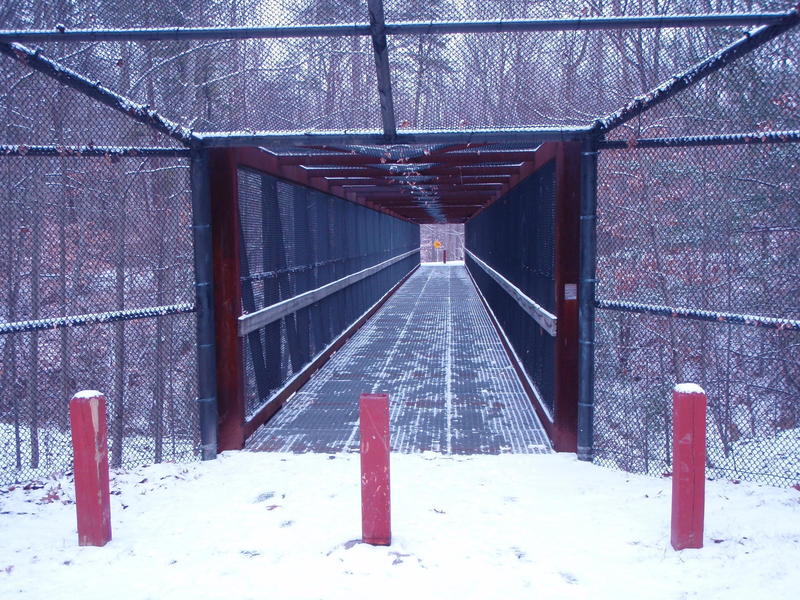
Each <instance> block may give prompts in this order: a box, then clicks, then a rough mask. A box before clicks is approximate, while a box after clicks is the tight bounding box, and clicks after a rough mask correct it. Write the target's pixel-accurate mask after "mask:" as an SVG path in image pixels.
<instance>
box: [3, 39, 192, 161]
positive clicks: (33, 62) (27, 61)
mask: <svg viewBox="0 0 800 600" xmlns="http://www.w3.org/2000/svg"><path fill="white" fill-rule="evenodd" d="M0 53H2V54H5V55H6V56H9V57H11V58H13V59H14V60H16V61H17V62H19V63H21V64H22V65H24V66H26V67H29V68H31V69H33V70H35V71H39V72H40V73H42V74H44V75H47V76H48V77H50V78H51V79H55V80H56V81H58V82H59V83H61V84H62V85H65V86H67V87H70V88H72V89H74V90H76V91H78V92H80V93H82V94H84V95H85V96H88V97H89V98H92V99H93V100H97V101H98V102H100V103H101V104H105V105H106V106H108V107H110V108H113V109H114V110H116V111H117V112H120V113H122V114H124V115H126V116H128V117H130V118H131V119H133V120H135V121H138V122H140V123H144V124H145V125H148V126H149V127H152V128H153V129H155V130H156V131H159V132H161V133H163V134H164V135H167V136H169V137H171V138H173V139H176V140H178V141H179V142H181V143H182V144H184V145H186V146H189V145H191V144H192V143H193V142H194V141H195V138H194V135H193V134H192V131H191V130H190V129H187V128H186V127H184V126H183V125H180V124H178V123H175V122H174V121H170V120H169V119H166V118H165V117H162V116H161V115H160V114H158V113H157V112H156V111H154V110H152V109H151V108H150V107H149V106H147V105H145V104H139V103H138V102H134V101H133V100H130V99H128V98H125V97H124V96H121V95H119V94H117V93H116V92H114V91H112V90H110V89H109V88H107V87H104V86H102V85H100V82H98V81H90V80H89V79H87V78H86V77H84V76H83V75H81V74H80V73H78V72H76V71H73V70H72V69H69V68H68V67H65V66H64V65H62V64H61V63H59V62H56V61H54V60H52V59H49V58H47V57H45V56H43V55H42V54H41V53H40V52H39V50H34V49H32V48H28V47H27V46H23V45H22V44H8V43H5V42H0Z"/></svg>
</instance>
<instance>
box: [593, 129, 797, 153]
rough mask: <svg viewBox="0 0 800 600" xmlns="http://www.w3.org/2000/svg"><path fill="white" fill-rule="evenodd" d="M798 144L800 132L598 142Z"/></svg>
mask: <svg viewBox="0 0 800 600" xmlns="http://www.w3.org/2000/svg"><path fill="white" fill-rule="evenodd" d="M797 142H800V130H790V131H750V132H747V133H726V134H720V135H692V136H686V137H672V138H668V137H667V138H639V139H632V140H608V141H605V142H600V144H599V147H600V149H602V150H623V149H626V148H677V147H690V146H739V145H748V144H789V143H797Z"/></svg>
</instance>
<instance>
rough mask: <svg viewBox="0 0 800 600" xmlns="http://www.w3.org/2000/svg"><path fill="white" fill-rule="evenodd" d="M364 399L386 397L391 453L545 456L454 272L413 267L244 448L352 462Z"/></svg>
mask: <svg viewBox="0 0 800 600" xmlns="http://www.w3.org/2000/svg"><path fill="white" fill-rule="evenodd" d="M365 392H384V393H387V394H389V398H390V432H391V449H392V451H394V452H404V453H410V452H421V451H422V452H424V451H432V452H440V453H445V454H498V453H541V452H549V451H550V442H549V440H548V438H547V436H546V434H545V432H544V429H543V428H542V425H541V423H540V422H539V419H538V418H537V416H536V414H535V412H534V409H533V406H532V405H531V402H530V400H529V398H528V396H527V394H526V392H525V389H524V388H523V386H522V384H521V382H520V379H519V377H518V374H517V372H516V371H515V369H514V366H513V365H512V363H511V360H510V358H509V356H508V354H507V353H506V351H505V349H504V346H503V342H502V341H501V338H500V335H499V333H498V331H497V329H496V328H495V326H494V325H493V322H492V319H491V317H490V316H489V314H488V313H487V311H486V308H485V307H484V305H483V303H482V301H481V298H480V296H479V293H478V291H477V289H476V287H475V285H474V284H473V282H472V280H471V279H470V276H469V273H468V272H467V270H466V268H465V267H464V264H463V263H449V264H446V265H432V264H424V265H422V266H420V267H419V268H418V269H417V270H416V271H415V272H414V273H413V274H412V275H411V277H410V278H409V279H408V280H407V281H406V282H405V283H404V284H403V285H402V286H401V287H400V288H399V289H398V290H397V291H396V292H395V293H394V295H392V297H391V298H389V300H388V301H387V302H386V304H384V305H383V307H382V308H381V309H380V310H379V311H378V312H377V313H375V314H374V315H373V316H372V317H371V318H370V319H369V320H368V321H367V322H366V323H365V324H364V325H363V326H362V327H361V329H359V330H358V332H357V333H356V334H355V335H354V336H353V337H352V338H351V339H350V340H349V341H348V342H347V343H346V344H345V345H344V346H343V347H342V348H341V349H340V350H339V351H338V352H336V354H334V355H333V357H332V358H331V359H330V360H329V361H328V362H327V363H326V364H325V365H324V366H323V367H322V368H321V369H319V370H318V371H316V372H315V373H314V375H313V376H312V377H311V379H310V380H309V381H308V383H306V384H305V385H304V386H303V387H302V388H300V389H299V390H298V391H297V393H295V394H294V395H293V396H292V397H291V398H290V399H289V400H288V401H287V402H286V403H285V405H284V407H283V408H282V409H281V410H280V412H278V413H277V414H276V415H275V416H274V417H273V418H272V419H271V420H270V421H269V422H268V423H266V424H265V425H263V426H261V427H260V428H259V429H258V430H256V431H255V433H254V434H253V435H252V436H251V437H250V438H249V439H248V441H247V448H249V449H251V450H260V451H282V452H286V451H288V452H331V453H333V452H348V451H354V452H355V451H357V450H358V444H359V423H358V398H359V394H361V393H365Z"/></svg>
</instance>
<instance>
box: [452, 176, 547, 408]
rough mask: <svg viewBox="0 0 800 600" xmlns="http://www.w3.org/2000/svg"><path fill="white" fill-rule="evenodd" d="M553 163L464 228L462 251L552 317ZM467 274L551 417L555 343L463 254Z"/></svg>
mask: <svg viewBox="0 0 800 600" xmlns="http://www.w3.org/2000/svg"><path fill="white" fill-rule="evenodd" d="M554 218H555V162H553V161H551V162H550V163H548V164H547V165H545V166H544V167H542V168H541V169H540V170H539V171H537V172H536V173H534V174H533V175H531V176H530V177H528V178H527V179H525V180H524V181H523V182H521V183H520V184H519V185H518V186H517V187H515V188H514V189H513V190H512V191H511V192H509V193H508V194H506V195H505V196H504V197H503V198H501V199H500V200H498V201H497V202H495V203H494V204H492V205H491V206H490V207H489V208H488V209H486V210H484V211H483V212H482V213H480V214H479V215H478V216H476V217H474V218H473V219H471V220H470V221H468V222H467V224H466V226H465V246H466V249H467V250H468V251H469V252H472V253H474V254H475V255H476V256H477V257H478V258H479V259H480V260H482V261H483V262H485V263H487V264H488V265H489V266H490V267H492V268H493V269H494V270H495V271H497V272H498V273H500V274H501V275H502V276H503V277H505V278H506V279H507V280H509V281H510V282H511V283H512V284H513V285H515V286H516V287H518V288H519V289H520V290H521V291H522V293H523V294H525V295H526V296H528V297H529V298H531V299H532V300H534V301H535V302H536V303H538V304H539V305H540V306H541V307H543V308H544V309H545V310H547V311H548V312H550V313H553V314H555V312H556V306H555V272H554V271H555V256H554ZM465 261H466V265H467V268H468V269H469V272H470V273H471V274H472V277H473V278H474V280H475V283H476V284H477V285H478V288H480V290H481V293H482V294H483V295H484V297H485V298H486V301H487V303H488V304H489V306H490V307H491V309H492V312H494V314H495V317H496V318H497V320H498V322H499V323H500V326H501V327H502V328H503V330H504V331H505V333H506V335H507V336H508V339H509V341H510V342H511V345H512V346H513V348H514V350H515V352H516V353H517V356H519V358H520V361H521V363H522V365H523V367H524V368H525V371H526V372H527V373H528V376H529V377H530V379H531V380H532V382H533V383H534V384H535V386H536V388H537V390H536V391H537V392H538V394H539V395H540V400H541V401H542V403H543V404H544V405H545V406H546V407H547V408H548V409H549V410H550V411H551V412H552V410H553V402H554V398H555V388H554V381H553V374H554V361H555V338H554V337H552V336H551V335H549V334H548V333H547V332H546V331H545V330H544V329H542V327H541V326H539V324H537V323H536V321H534V320H533V319H532V318H531V316H530V315H529V314H528V313H527V312H525V311H524V310H523V309H522V307H521V306H520V305H519V304H518V303H517V302H516V300H514V298H512V297H511V296H510V295H509V294H508V292H506V291H505V290H504V289H503V288H502V287H501V286H500V285H499V284H498V283H497V282H496V281H495V280H494V279H492V277H490V276H489V275H488V274H487V273H486V271H485V270H484V269H482V268H481V267H480V266H478V265H477V263H476V262H475V261H474V260H473V259H472V258H471V257H470V256H469V254H468V253H467V254H466V256H465Z"/></svg>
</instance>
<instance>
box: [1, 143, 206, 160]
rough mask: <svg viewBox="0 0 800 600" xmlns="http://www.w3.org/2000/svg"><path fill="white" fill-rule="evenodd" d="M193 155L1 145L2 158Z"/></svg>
mask: <svg viewBox="0 0 800 600" xmlns="http://www.w3.org/2000/svg"><path fill="white" fill-rule="evenodd" d="M190 154H191V150H189V148H155V147H141V148H139V147H136V146H94V145H91V146H89V145H86V146H67V145H56V146H36V145H31V146H29V145H27V144H0V156H55V157H60V158H75V157H92V156H101V157H105V158H108V157H111V158H126V157H137V158H140V157H143V156H144V157H169V158H187V157H189V155H190Z"/></svg>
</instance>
